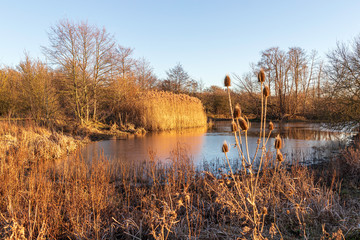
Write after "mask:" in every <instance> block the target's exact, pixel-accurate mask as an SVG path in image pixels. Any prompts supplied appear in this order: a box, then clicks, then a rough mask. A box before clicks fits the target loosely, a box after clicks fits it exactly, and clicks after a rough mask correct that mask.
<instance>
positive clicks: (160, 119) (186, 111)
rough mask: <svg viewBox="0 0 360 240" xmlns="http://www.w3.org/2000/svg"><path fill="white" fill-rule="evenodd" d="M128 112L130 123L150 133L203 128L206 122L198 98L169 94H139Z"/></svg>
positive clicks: (152, 92) (150, 92)
mask: <svg viewBox="0 0 360 240" xmlns="http://www.w3.org/2000/svg"><path fill="white" fill-rule="evenodd" d="M129 111H130V113H129V115H130V116H131V117H130V118H131V119H130V121H131V122H133V123H135V125H137V126H138V127H144V128H145V129H146V130H150V131H157V130H171V129H183V128H193V127H204V126H206V121H207V118H206V114H205V112H204V108H203V105H202V103H201V101H200V100H199V99H198V98H195V97H190V96H188V95H186V94H175V93H171V92H163V91H148V92H143V93H139V96H138V98H137V101H136V102H135V103H134V104H133V107H132V109H129Z"/></svg>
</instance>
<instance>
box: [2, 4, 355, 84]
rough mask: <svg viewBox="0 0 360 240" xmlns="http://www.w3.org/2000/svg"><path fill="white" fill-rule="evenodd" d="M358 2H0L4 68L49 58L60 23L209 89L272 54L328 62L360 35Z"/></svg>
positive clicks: (161, 74) (159, 70) (161, 72)
mask: <svg viewBox="0 0 360 240" xmlns="http://www.w3.org/2000/svg"><path fill="white" fill-rule="evenodd" d="M359 10H360V1H346V0H342V1H330V0H328V1H323V0H321V1H316V0H310V1H308V0H304V1H285V0H284V1H268V0H266V1H265V0H264V1H240V0H238V1H235V0H234V1H226V0H218V1H213V0H203V1H200V0H192V1H191V0H176V1H175V0H166V1H165V0H161V1H160V0H142V1H140V0H128V1H121V0H118V1H115V0H114V1H107V0H103V1H99V0H96V1H93V0H88V1H76V0H61V1H55V0H43V1H36V0H34V1H28V0H22V1H16V0H4V1H2V2H1V14H0V21H1V24H0V65H2V66H4V65H6V66H16V65H17V64H18V63H19V62H20V60H21V59H23V58H24V51H27V52H28V53H29V54H30V56H32V57H39V58H40V59H44V57H43V55H42V52H41V48H40V46H47V45H48V36H47V31H48V30H49V28H50V27H51V26H53V25H55V24H56V23H57V22H58V21H59V20H61V19H65V18H67V19H70V20H74V21H83V20H87V21H88V23H89V24H91V25H97V26H98V27H103V26H104V27H105V28H106V29H107V31H108V32H110V33H112V34H113V35H114V36H115V38H116V40H117V42H118V43H119V44H121V45H123V46H125V47H131V48H134V49H135V52H134V56H135V57H145V58H146V59H148V60H149V61H150V63H151V65H152V66H153V67H154V70H155V73H156V75H157V76H158V77H160V78H163V77H165V76H166V74H165V71H166V70H168V69H169V68H171V67H173V66H175V65H176V64H177V63H178V62H180V63H181V64H182V65H183V67H184V69H185V70H186V71H187V72H188V73H189V74H190V76H192V77H193V78H194V79H197V80H199V79H202V80H203V82H204V83H205V85H206V86H210V85H219V86H220V85H222V82H223V78H224V76H225V74H227V73H237V74H240V75H241V74H243V73H245V72H247V71H249V70H250V67H249V63H251V62H256V61H258V60H259V58H260V52H261V51H262V50H265V49H267V48H269V47H273V46H279V47H280V48H282V49H285V50H286V49H287V48H288V47H292V46H298V47H301V48H304V49H306V50H308V51H309V52H310V50H312V49H316V50H317V51H318V52H319V53H320V55H324V54H325V53H327V52H328V51H329V50H331V49H333V48H334V47H335V45H336V41H350V40H352V39H353V38H354V37H356V36H357V35H358V34H359V33H360V14H359Z"/></svg>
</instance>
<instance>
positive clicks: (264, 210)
mask: <svg viewBox="0 0 360 240" xmlns="http://www.w3.org/2000/svg"><path fill="white" fill-rule="evenodd" d="M267 213H268V211H267V208H266V207H263V208H262V214H263V215H266V214H267Z"/></svg>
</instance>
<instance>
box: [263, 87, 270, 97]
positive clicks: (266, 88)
mask: <svg viewBox="0 0 360 240" xmlns="http://www.w3.org/2000/svg"><path fill="white" fill-rule="evenodd" d="M263 95H264V97H268V96H270V88H269V87H268V86H265V87H264V89H263Z"/></svg>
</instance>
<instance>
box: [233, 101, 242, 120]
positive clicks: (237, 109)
mask: <svg viewBox="0 0 360 240" xmlns="http://www.w3.org/2000/svg"><path fill="white" fill-rule="evenodd" d="M240 117H241V108H240V105H239V104H236V106H235V108H234V118H235V119H236V118H240Z"/></svg>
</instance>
